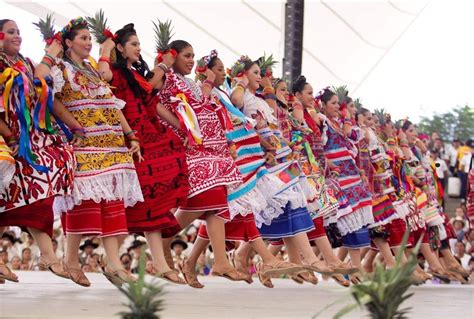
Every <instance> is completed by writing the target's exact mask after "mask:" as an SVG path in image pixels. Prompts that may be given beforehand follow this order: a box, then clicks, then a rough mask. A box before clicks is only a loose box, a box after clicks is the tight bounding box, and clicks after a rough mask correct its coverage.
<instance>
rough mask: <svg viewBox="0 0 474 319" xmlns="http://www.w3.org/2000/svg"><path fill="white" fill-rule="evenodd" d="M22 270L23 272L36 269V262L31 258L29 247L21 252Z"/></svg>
mask: <svg viewBox="0 0 474 319" xmlns="http://www.w3.org/2000/svg"><path fill="white" fill-rule="evenodd" d="M20 268H21V270H33V269H34V262H33V258H32V256H31V249H30V248H29V247H26V248H23V250H22V251H21V267H20ZM24 268H26V269H24Z"/></svg>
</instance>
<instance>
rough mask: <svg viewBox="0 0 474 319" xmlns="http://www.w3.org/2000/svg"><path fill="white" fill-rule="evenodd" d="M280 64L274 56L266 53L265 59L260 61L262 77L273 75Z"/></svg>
mask: <svg viewBox="0 0 474 319" xmlns="http://www.w3.org/2000/svg"><path fill="white" fill-rule="evenodd" d="M277 63H278V61H276V60H274V59H273V54H270V55H269V56H267V55H266V53H264V54H263V57H262V58H260V59H259V63H258V66H259V67H260V75H261V76H262V77H264V76H268V77H270V76H271V75H272V68H273V66H275V65H276V64H277Z"/></svg>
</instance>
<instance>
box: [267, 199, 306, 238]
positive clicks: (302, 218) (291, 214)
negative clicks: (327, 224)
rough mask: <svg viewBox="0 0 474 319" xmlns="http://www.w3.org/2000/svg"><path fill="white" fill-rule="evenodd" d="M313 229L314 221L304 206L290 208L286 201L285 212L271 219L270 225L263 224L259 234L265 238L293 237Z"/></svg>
mask: <svg viewBox="0 0 474 319" xmlns="http://www.w3.org/2000/svg"><path fill="white" fill-rule="evenodd" d="M312 229H314V223H313V220H312V219H311V215H310V214H309V212H308V209H307V208H306V207H302V208H296V209H292V208H290V204H289V203H288V204H287V206H286V207H285V212H284V213H283V214H281V215H280V216H278V217H277V218H275V219H274V220H272V223H271V224H270V225H265V224H263V225H262V227H261V228H259V230H260V234H261V235H262V237H263V238H265V239H271V240H279V239H282V238H285V237H293V236H295V235H297V234H299V233H302V232H308V231H310V230H312Z"/></svg>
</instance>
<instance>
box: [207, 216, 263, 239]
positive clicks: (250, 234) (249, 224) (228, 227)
mask: <svg viewBox="0 0 474 319" xmlns="http://www.w3.org/2000/svg"><path fill="white" fill-rule="evenodd" d="M198 236H199V237H201V238H203V239H206V240H209V235H208V234H207V228H206V225H205V224H201V226H200V227H199V232H198ZM258 238H260V232H259V231H258V229H257V225H256V224H255V218H254V216H253V214H248V215H246V216H242V215H237V216H235V217H234V219H232V220H231V221H229V222H227V223H225V239H226V240H227V241H245V242H248V241H253V240H256V239H258Z"/></svg>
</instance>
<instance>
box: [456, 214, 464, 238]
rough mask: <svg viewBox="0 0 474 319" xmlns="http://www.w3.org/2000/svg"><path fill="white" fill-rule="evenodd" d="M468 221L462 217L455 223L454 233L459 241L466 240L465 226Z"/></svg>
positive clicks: (457, 218)
mask: <svg viewBox="0 0 474 319" xmlns="http://www.w3.org/2000/svg"><path fill="white" fill-rule="evenodd" d="M465 224H466V221H465V220H464V219H463V218H462V217H456V218H455V219H454V222H453V228H454V233H455V234H456V238H457V240H461V241H462V240H463V239H464V234H465V232H464V226H465Z"/></svg>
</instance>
